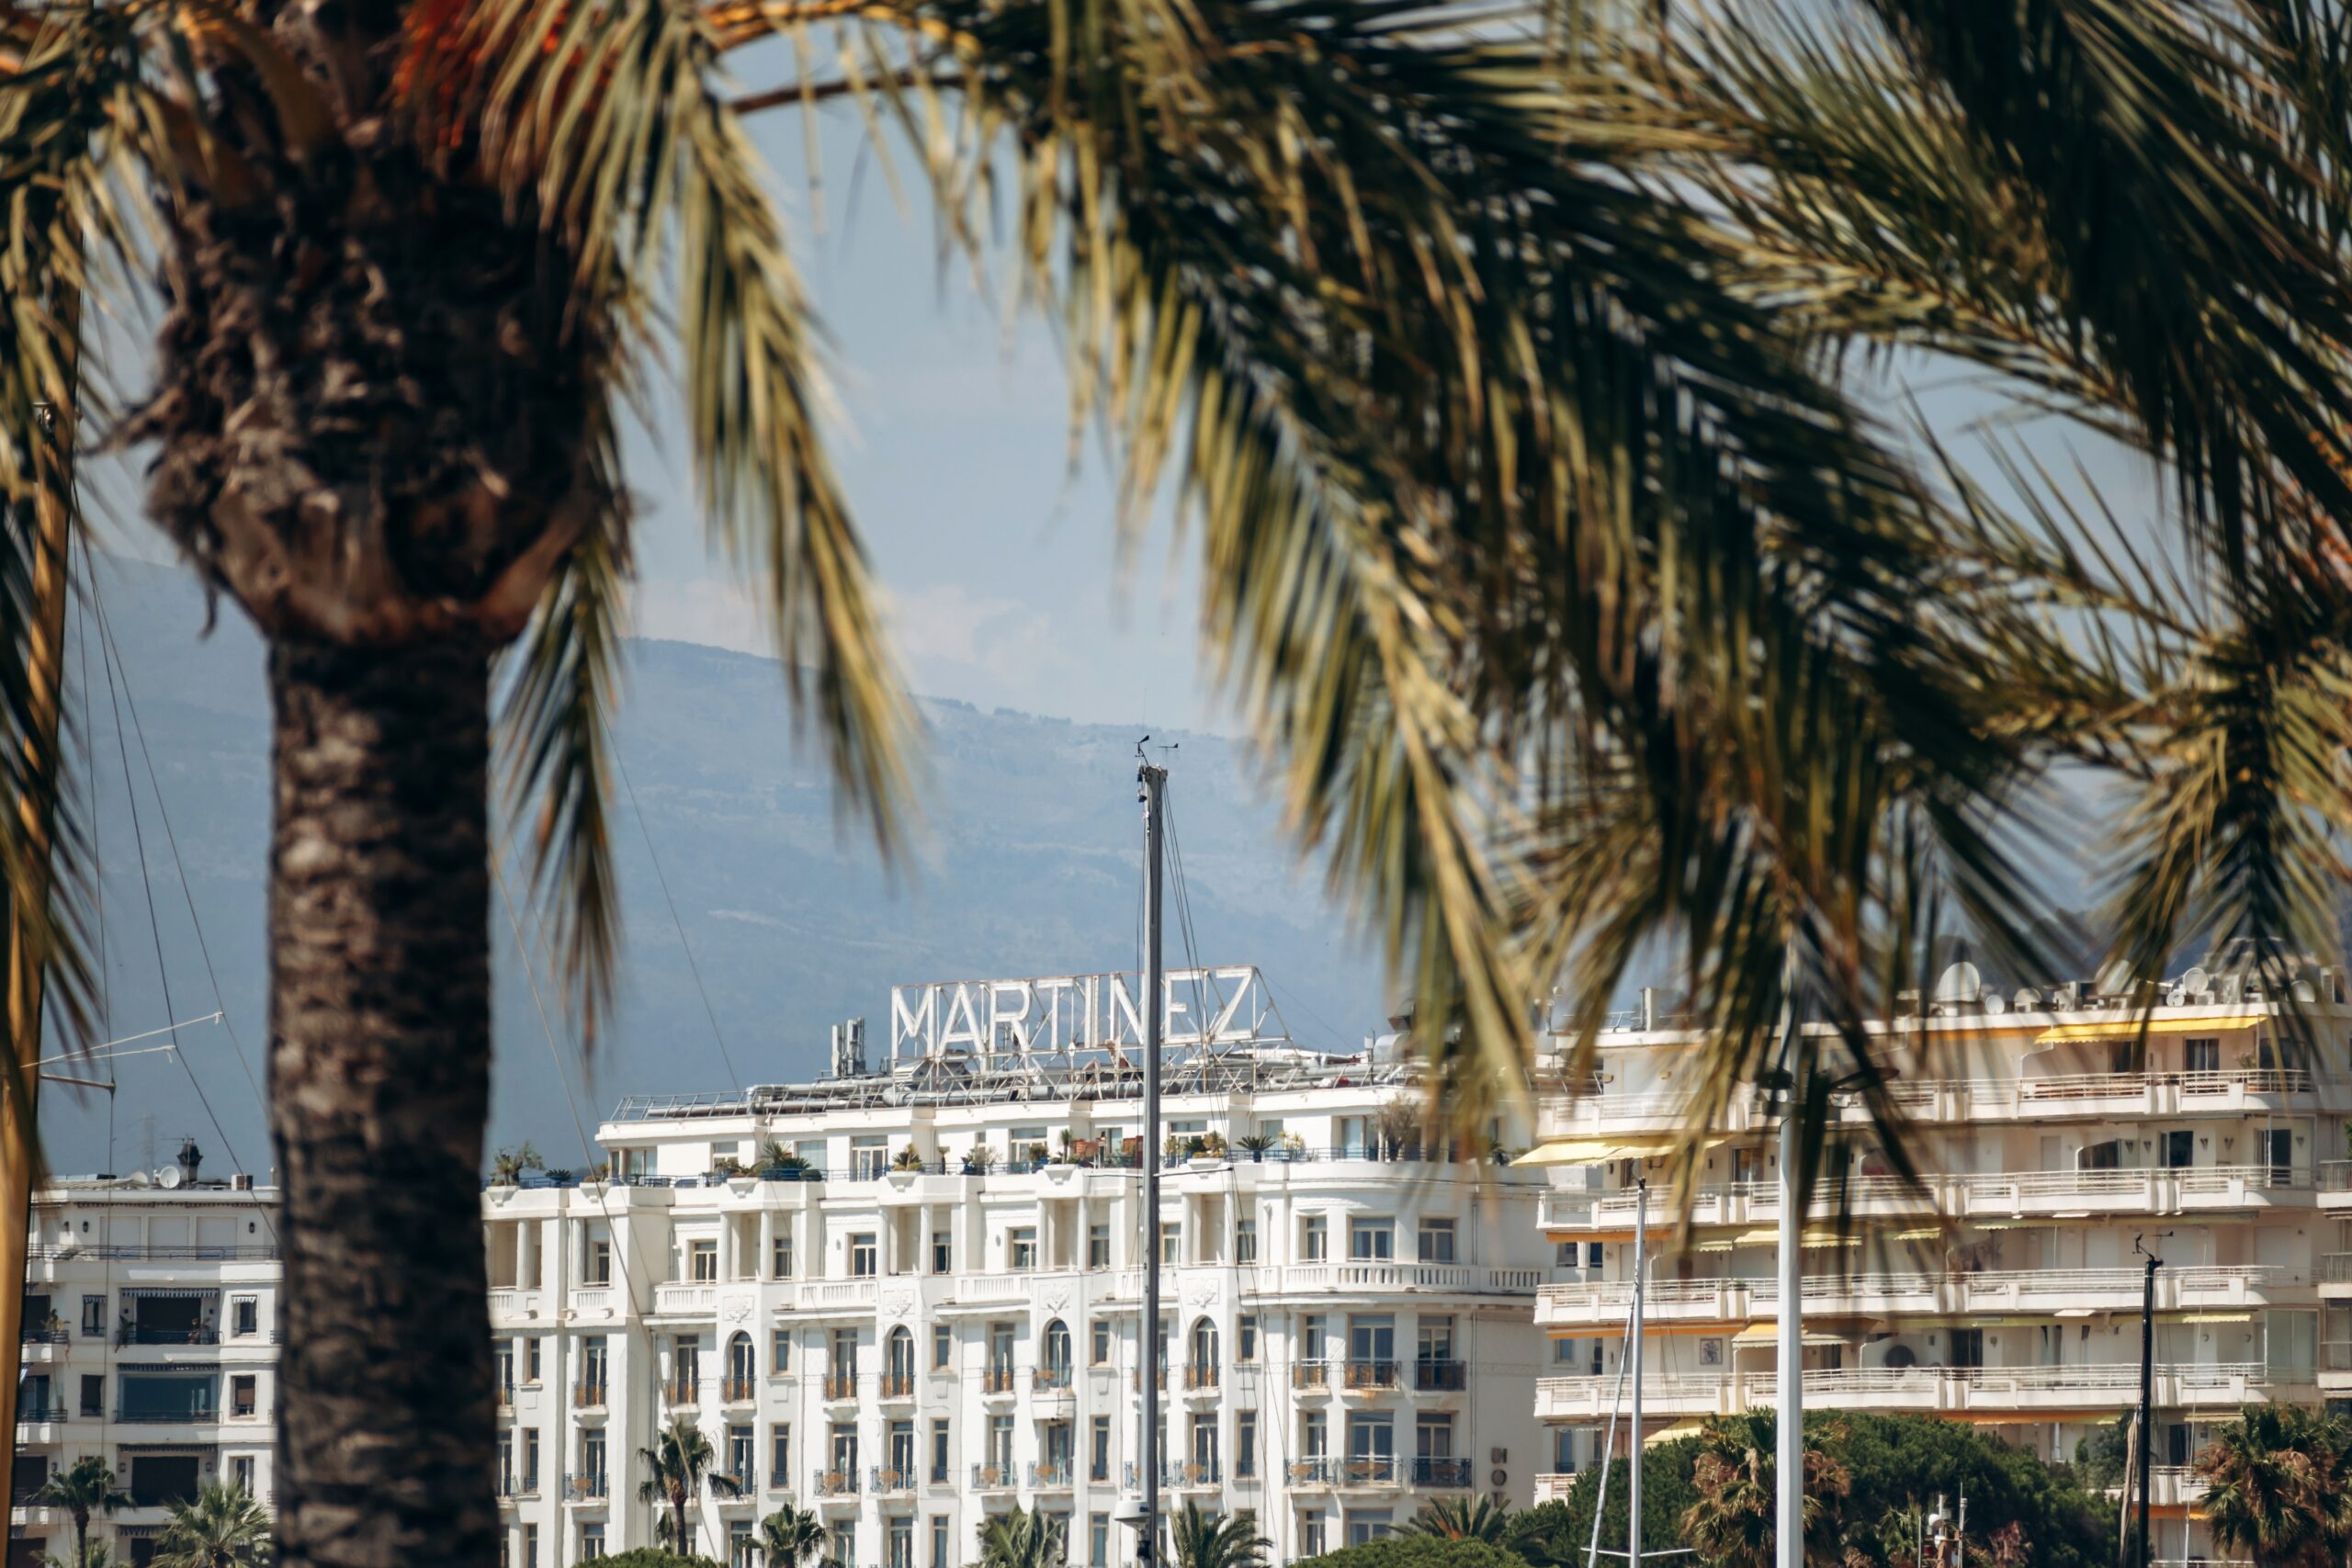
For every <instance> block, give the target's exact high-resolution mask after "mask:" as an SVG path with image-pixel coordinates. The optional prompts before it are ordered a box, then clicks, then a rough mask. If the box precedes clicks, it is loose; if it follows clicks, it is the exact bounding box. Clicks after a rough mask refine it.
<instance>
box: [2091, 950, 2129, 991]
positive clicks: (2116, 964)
mask: <svg viewBox="0 0 2352 1568" xmlns="http://www.w3.org/2000/svg"><path fill="white" fill-rule="evenodd" d="M2094 985H2095V987H2097V990H2098V995H2100V996H2102V997H2128V996H2130V995H2131V992H2132V991H2133V989H2135V982H2134V981H2133V980H2132V978H2131V965H2130V964H2126V963H2124V962H2123V960H2121V959H2120V958H2118V959H2114V960H2112V961H2111V962H2109V964H2107V965H2106V967H2104V968H2102V969H2101V970H2100V971H2099V972H2098V980H2097V981H2095V982H2094Z"/></svg>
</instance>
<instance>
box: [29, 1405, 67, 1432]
mask: <svg viewBox="0 0 2352 1568" xmlns="http://www.w3.org/2000/svg"><path fill="white" fill-rule="evenodd" d="M64 1419H65V1402H64V1401H63V1400H62V1399H51V1400H46V1401H43V1400H38V1399H19V1400H18V1401H17V1425H18V1426H20V1427H28V1426H31V1425H33V1424H35V1423H36V1422H41V1421H62V1420H64Z"/></svg>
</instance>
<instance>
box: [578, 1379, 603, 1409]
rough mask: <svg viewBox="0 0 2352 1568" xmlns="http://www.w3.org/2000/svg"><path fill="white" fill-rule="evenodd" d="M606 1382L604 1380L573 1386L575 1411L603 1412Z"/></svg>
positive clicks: (579, 1383)
mask: <svg viewBox="0 0 2352 1568" xmlns="http://www.w3.org/2000/svg"><path fill="white" fill-rule="evenodd" d="M571 1407H572V1408H573V1409H574V1410H602V1409H603V1408H604V1407H605V1382H604V1380H603V1379H602V1378H599V1379H597V1380H596V1381H595V1382H576V1383H573V1384H572V1385H571Z"/></svg>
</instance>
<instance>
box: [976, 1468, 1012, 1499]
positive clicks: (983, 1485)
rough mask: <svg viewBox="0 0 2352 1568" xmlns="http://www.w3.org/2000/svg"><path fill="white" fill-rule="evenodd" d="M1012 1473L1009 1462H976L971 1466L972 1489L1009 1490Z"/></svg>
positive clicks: (986, 1490)
mask: <svg viewBox="0 0 2352 1568" xmlns="http://www.w3.org/2000/svg"><path fill="white" fill-rule="evenodd" d="M1012 1474H1013V1472H1012V1466H1011V1465H1010V1464H976V1465H974V1466H973V1467H972V1490H973V1491H975V1492H1010V1491H1011V1490H1012Z"/></svg>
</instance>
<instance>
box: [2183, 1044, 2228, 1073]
mask: <svg viewBox="0 0 2352 1568" xmlns="http://www.w3.org/2000/svg"><path fill="white" fill-rule="evenodd" d="M2180 1057H2181V1059H2180V1065H2181V1066H2182V1067H2183V1068H2184V1069H2185V1070H2187V1071H2188V1072H2192V1073H2218V1072H2220V1071H2221V1070H2222V1043H2221V1042H2220V1041H2219V1040H2185V1041H2183V1042H2182V1043H2181V1048H2180Z"/></svg>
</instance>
